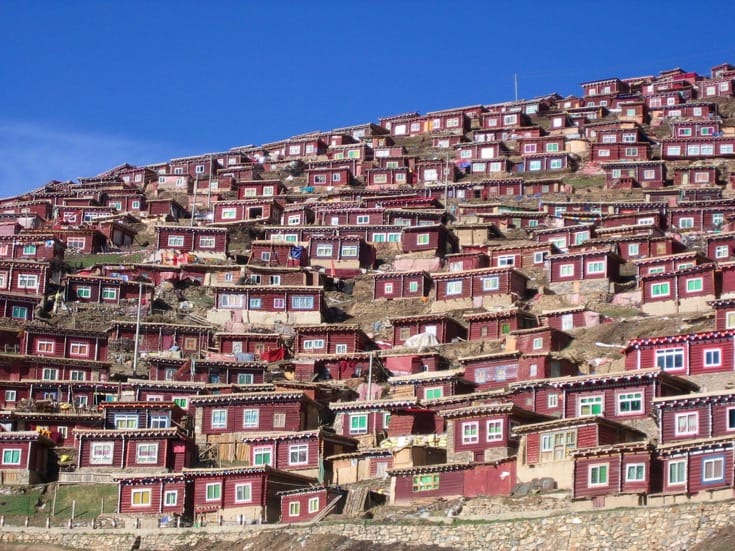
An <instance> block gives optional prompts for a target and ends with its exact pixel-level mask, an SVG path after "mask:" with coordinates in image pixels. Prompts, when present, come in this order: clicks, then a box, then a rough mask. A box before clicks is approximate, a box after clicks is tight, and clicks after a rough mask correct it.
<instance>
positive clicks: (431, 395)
mask: <svg viewBox="0 0 735 551" xmlns="http://www.w3.org/2000/svg"><path fill="white" fill-rule="evenodd" d="M443 396H444V387H441V386H434V387H428V388H425V389H424V400H435V399H437V398H442V397H443Z"/></svg>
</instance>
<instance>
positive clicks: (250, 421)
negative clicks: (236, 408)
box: [242, 409, 260, 429]
mask: <svg viewBox="0 0 735 551" xmlns="http://www.w3.org/2000/svg"><path fill="white" fill-rule="evenodd" d="M259 425H260V410H259V409H244V410H243V411H242V426H243V428H245V429H254V428H258V426H259Z"/></svg>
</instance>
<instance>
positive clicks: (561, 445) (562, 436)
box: [541, 430, 577, 461]
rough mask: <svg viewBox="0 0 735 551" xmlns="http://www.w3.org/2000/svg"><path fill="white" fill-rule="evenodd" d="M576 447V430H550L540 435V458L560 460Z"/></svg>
mask: <svg viewBox="0 0 735 551" xmlns="http://www.w3.org/2000/svg"><path fill="white" fill-rule="evenodd" d="M576 447H577V432H576V430H568V431H559V432H550V433H547V434H542V435H541V459H542V460H544V461H561V460H563V459H566V458H567V456H568V454H569V452H571V451H572V450H574V449H575V448H576Z"/></svg>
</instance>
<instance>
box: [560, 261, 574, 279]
mask: <svg viewBox="0 0 735 551" xmlns="http://www.w3.org/2000/svg"><path fill="white" fill-rule="evenodd" d="M573 275H574V264H562V265H561V266H559V276H560V277H572V276H573Z"/></svg>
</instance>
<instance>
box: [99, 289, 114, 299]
mask: <svg viewBox="0 0 735 551" xmlns="http://www.w3.org/2000/svg"><path fill="white" fill-rule="evenodd" d="M116 298H117V288H115V287H102V300H115V299H116Z"/></svg>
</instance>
